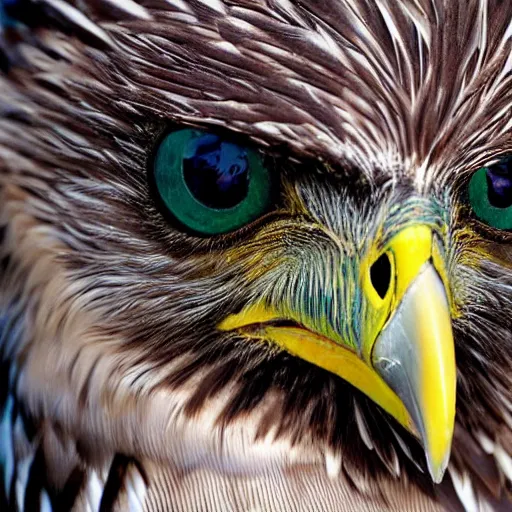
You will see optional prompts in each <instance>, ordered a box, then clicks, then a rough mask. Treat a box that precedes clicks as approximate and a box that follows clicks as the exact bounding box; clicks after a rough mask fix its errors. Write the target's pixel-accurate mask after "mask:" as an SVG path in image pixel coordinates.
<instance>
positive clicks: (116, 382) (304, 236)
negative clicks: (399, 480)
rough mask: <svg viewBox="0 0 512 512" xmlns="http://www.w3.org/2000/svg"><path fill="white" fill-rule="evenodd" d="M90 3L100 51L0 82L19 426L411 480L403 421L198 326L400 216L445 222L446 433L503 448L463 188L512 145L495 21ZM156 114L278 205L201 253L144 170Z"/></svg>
mask: <svg viewBox="0 0 512 512" xmlns="http://www.w3.org/2000/svg"><path fill="white" fill-rule="evenodd" d="M142 4H143V5H145V4H144V3H142ZM105 6H106V4H104V5H103V7H104V8H105V9H107V10H108V8H107V7H105ZM70 8H71V7H70ZM117 8H118V7H117ZM87 9H88V11H86V12H85V14H87V15H88V16H90V18H91V19H92V20H93V21H94V20H96V21H94V23H93V22H89V23H90V24H89V23H86V22H85V21H84V22H83V24H82V29H83V31H86V32H87V33H93V34H95V38H94V39H95V41H96V43H98V41H99V40H101V41H103V43H105V42H108V49H105V48H104V47H101V49H99V48H97V46H98V44H99V43H98V44H94V45H90V44H89V43H90V41H88V38H87V37H85V39H84V37H82V40H79V39H77V38H70V37H68V36H64V35H63V34H61V33H59V32H58V31H57V30H53V29H52V30H48V31H44V32H42V33H41V34H40V35H38V37H40V38H41V41H42V42H43V43H44V48H46V49H47V51H43V50H42V49H41V47H40V48H35V47H30V46H28V45H23V46H21V47H20V49H19V50H20V52H22V54H23V58H24V60H25V61H26V62H27V64H28V67H27V68H26V69H24V68H13V69H11V71H10V72H9V75H7V76H6V77H3V78H2V79H0V91H1V93H2V97H3V98H4V101H3V103H2V104H1V105H0V112H1V113H2V115H1V117H0V186H1V187H2V188H1V192H0V193H1V202H0V205H1V206H0V219H1V224H2V226H3V228H4V229H5V233H4V238H3V242H2V244H1V246H0V251H1V252H0V257H1V258H2V261H5V262H6V263H5V269H4V270H3V272H2V273H1V278H0V279H1V281H0V283H1V290H2V292H1V294H0V311H2V312H7V314H8V315H9V318H10V320H9V321H10V322H11V324H12V325H14V324H15V323H16V322H18V321H19V320H18V319H19V318H23V319H24V322H23V324H24V329H23V332H20V333H19V336H18V335H17V336H16V343H5V342H2V352H1V353H2V357H3V358H4V359H9V361H10V362H11V364H12V368H14V370H12V372H13V374H15V377H13V381H14V382H15V384H13V385H12V386H11V387H13V388H15V389H16V391H17V393H18V394H19V396H20V398H22V399H23V400H24V401H25V402H26V405H27V409H28V411H29V413H30V415H32V416H33V417H34V418H39V417H41V416H44V417H48V418H51V419H52V420H53V421H55V422H56V423H57V424H59V425H60V426H61V427H62V428H63V429H64V430H67V431H73V432H75V433H76V435H77V437H78V438H80V439H81V440H86V439H87V440H89V442H91V443H92V440H94V442H96V443H99V444H100V445H101V446H102V447H103V448H104V451H105V453H106V454H107V455H106V457H107V458H108V457H110V455H111V454H112V453H114V452H115V451H123V453H127V454H128V455H135V454H140V455H143V456H145V457H149V458H152V459H154V458H158V459H159V460H163V461H167V462H168V461H172V463H173V464H177V465H178V466H180V465H183V466H186V465H187V464H192V465H193V464H196V463H198V461H199V460H203V459H206V460H207V461H208V464H209V465H211V466H212V467H215V465H216V464H220V465H221V466H222V467H223V468H224V469H230V470H233V468H235V469H237V470H240V471H246V470H248V468H250V469H251V470H255V468H256V470H266V469H268V467H273V466H274V465H279V464H288V465H293V464H294V463H295V462H296V461H297V460H300V461H302V462H303V461H307V462H311V461H318V460H320V459H321V458H322V457H323V456H325V455H326V454H328V456H329V457H330V456H331V454H334V456H335V457H338V456H341V455H339V454H343V463H342V464H341V467H342V468H343V471H344V472H345V474H347V475H349V478H350V475H352V477H353V478H354V480H357V478H355V477H354V476H353V475H354V474H357V473H358V472H360V473H362V474H364V478H363V479H362V480H363V481H367V480H368V479H369V476H370V475H378V476H379V478H380V475H387V474H388V473H389V471H390V468H396V465H397V464H398V465H399V467H400V468H405V469H406V471H407V472H408V473H409V474H410V478H411V480H414V481H418V482H420V474H419V472H418V470H417V469H416V467H415V464H419V465H420V466H421V465H422V464H423V462H422V458H421V455H420V454H419V453H420V451H419V449H418V446H417V445H416V444H415V443H414V441H413V440H412V438H410V436H408V435H407V434H406V433H403V432H400V434H399V435H400V436H402V437H404V438H405V439H406V441H405V445H406V449H405V450H404V449H403V448H401V443H400V442H395V441H394V440H393V441H390V440H389V439H391V438H392V437H391V436H392V429H393V428H395V426H394V425H393V424H392V423H390V420H389V418H388V417H387V416H386V415H385V413H383V412H381V411H380V410H378V409H376V407H375V406H374V405H373V404H372V403H371V402H370V401H369V400H368V399H367V398H365V397H364V396H363V395H362V394H361V393H358V392H357V391H355V390H354V389H353V388H352V387H351V386H349V385H348V384H347V383H345V382H343V381H341V380H340V379H339V378H337V377H334V376H332V375H330V374H328V373H327V372H325V371H323V370H320V369H317V368H314V367H312V366H311V365H309V364H308V363H305V362H304V361H300V360H296V359H294V358H292V357H291V356H289V355H287V354H284V353H282V352H279V351H278V350H277V349H276V348H275V347H271V346H268V345H266V344H264V343H263V344H262V343H260V344H256V345H251V344H248V340H246V339H241V338H239V337H237V336H233V335H226V334H220V333H219V332H218V331H217V330H216V327H215V326H216V324H217V323H218V321H220V319H221V318H222V316H223V315H225V313H226V312H228V311H234V310H237V309H239V308H241V307H242V306H243V305H245V304H246V303H247V302H248V301H250V300H252V298H254V297H256V296H259V297H266V298H268V299H269V301H272V300H274V301H276V298H275V297H277V296H281V295H283V294H286V293H288V294H289V293H290V290H291V289H296V288H297V287H299V288H300V282H299V274H298V273H297V272H298V270H297V269H299V271H300V272H306V271H311V269H312V268H314V265H315V263H314V262H315V261H317V260H318V254H325V253H326V249H325V247H326V246H329V251H331V253H332V257H331V260H332V262H337V263H339V262H340V254H343V251H344V250H345V248H350V251H352V253H354V251H355V252H356V253H358V251H359V253H358V254H363V253H364V250H365V247H366V246H365V243H366V240H367V238H368V235H369V234H370V233H374V232H377V231H378V230H379V229H382V227H383V225H385V224H386V223H389V225H391V224H392V223H391V221H390V219H392V218H393V211H395V213H394V214H395V220H396V218H400V222H407V221H408V219H410V218H411V217H410V216H408V214H407V212H406V211H404V210H403V208H406V207H407V206H408V205H410V206H409V208H410V210H414V214H418V209H419V210H421V211H422V212H423V213H422V215H424V216H426V217H429V218H431V219H432V220H431V223H432V224H434V225H440V226H442V229H441V231H440V235H439V236H440V238H441V241H442V244H441V246H442V248H443V251H444V252H445V257H446V261H447V262H448V263H447V269H448V270H447V272H448V273H449V275H450V278H451V282H452V283H453V286H452V289H451V290H450V292H451V294H452V296H453V305H452V306H453V309H454V311H455V312H456V313H457V314H456V315H455V316H456V319H455V321H454V330H455V333H456V350H457V361H458V367H459V377H458V379H459V380H458V382H459V391H458V393H459V398H458V422H459V425H460V427H461V428H463V429H466V430H467V431H469V432H470V433H471V434H472V435H473V434H474V435H476V434H477V433H479V432H484V433H485V435H486V436H490V438H491V439H492V440H493V442H496V443H498V444H497V446H498V445H499V446H501V444H499V442H500V441H499V439H498V438H499V436H501V435H502V434H501V432H502V429H503V428H505V429H506V428H507V427H504V425H508V427H510V425H511V424H512V420H511V415H512V411H511V407H510V403H511V401H512V399H511V397H510V389H511V382H510V375H511V373H510V370H511V369H512V368H511V362H510V354H511V353H512V334H511V330H510V325H509V323H510V321H509V319H510V318H511V316H512V281H511V278H510V268H511V266H512V258H511V256H510V254H511V250H510V247H511V243H512V239H511V237H510V235H509V234H503V235H502V236H501V237H500V238H499V239H498V238H497V237H496V236H495V235H494V234H492V233H489V232H486V231H483V229H482V228H481V227H479V225H478V224H477V223H476V221H475V220H474V219H473V218H472V217H471V216H470V215H469V214H468V212H467V207H465V206H464V194H463V192H461V190H463V189H464V185H465V183H466V182H467V177H468V176H469V174H470V173H471V172H472V171H474V170H475V169H476V168H478V167H479V166H480V165H482V164H483V163H487V162H488V161H491V160H492V159H494V158H497V157H498V156H500V155H502V154H505V153H507V152H510V151H511V150H512V140H511V138H510V102H511V96H510V94H511V92H510V91H511V90H512V89H511V88H510V87H509V85H510V73H509V67H510V63H511V46H510V45H511V37H512V31H511V30H512V29H511V25H510V19H511V16H512V11H511V8H510V7H509V6H508V5H507V4H506V3H505V2H502V3H497V2H477V1H471V2H459V3H457V2H456V3H451V4H450V6H443V5H442V4H441V3H440V2H406V3H402V4H400V5H397V4H395V3H393V2H376V3H375V5H370V4H369V3H367V2H362V1H360V2H343V1H340V2H328V3H322V2H321V3H318V2H302V3H301V4H300V5H299V4H290V3H288V2H281V1H278V2H271V3H267V4H265V5H260V4H256V3H253V2H240V3H237V4H233V3H230V4H227V3H226V4H225V3H221V2H215V3H212V2H186V3H185V2H166V3H158V5H156V4H155V6H151V8H150V6H149V4H148V7H147V9H144V8H143V7H141V6H139V5H138V4H135V3H132V2H130V3H129V4H127V7H126V9H125V10H126V11H130V13H129V14H130V19H129V20H127V21H123V22H118V23H111V22H110V23H107V22H105V21H101V19H102V15H101V12H100V11H95V10H94V9H95V7H94V6H93V5H92V3H91V5H89V4H88V3H87ZM133 15H135V16H133ZM64 17H66V15H65V14H64ZM74 19H75V20H76V19H77V18H74ZM465 20H466V21H465ZM490 20H492V23H491V21H490ZM491 25H492V26H491ZM100 46H101V45H100ZM170 122H173V123H185V124H187V125H188V124H190V125H200V126H207V127H219V128H228V129H230V130H232V131H235V132H238V133H239V134H241V135H243V136H245V137H247V138H248V139H249V140H251V141H253V142H254V143H260V144H261V145H262V147H263V148H268V151H269V153H270V154H271V155H272V158H275V162H276V163H275V166H276V172H277V171H282V173H281V181H282V196H283V197H282V198H281V199H280V203H279V208H278V210H277V213H274V214H273V215H274V216H273V217H272V216H269V217H268V218H265V219H263V220H262V221H261V222H257V223H255V224H254V225H252V226H250V227H249V228H247V229H245V230H243V231H242V232H241V233H239V234H237V235H236V236H226V237H218V238H214V239H211V240H205V239H198V238H195V237H192V236H189V235H187V234H185V233H182V232H180V231H179V230H178V229H177V228H176V227H175V226H173V225H172V224H169V223H168V222H167V221H166V220H165V219H164V218H163V217H162V216H161V214H160V212H159V211H158V210H157V208H156V207H155V205H154V203H153V200H152V198H151V191H150V188H149V186H148V181H147V168H148V166H149V165H150V163H151V156H152V152H153V150H154V146H155V144H156V141H157V140H158V137H159V136H160V134H161V133H162V131H164V130H165V129H166V125H167V124H168V123H170ZM291 160H294V162H295V163H291ZM312 161H313V162H315V163H314V165H312V164H311V162H312ZM354 170H356V172H357V173H360V174H362V175H363V177H362V178H361V179H360V180H359V181H358V180H351V178H350V177H351V175H352V174H353V172H354ZM363 182H364V183H363ZM326 197H327V198H328V200H327V201H326V200H325V198H326ZM393 208H394V209H395V210H393ZM394 224H395V227H396V223H394ZM399 224H400V223H399ZM386 233H387V231H386V229H384V234H385V235H386ZM387 235H388V236H389V233H387ZM333 240H337V241H338V242H337V243H336V244H334V243H333ZM340 245H341V248H340ZM312 248H313V249H315V250H316V251H317V252H316V253H315V250H312ZM329 251H327V252H329ZM255 254H257V257H255V256H254V255H255ZM305 255H309V257H306V256H305ZM276 261H287V265H288V267H286V270H287V271H288V273H286V272H283V268H284V267H282V266H281V267H278V266H277V265H276ZM333 264H334V263H333ZM317 274H318V275H317V276H316V280H317V281H318V283H320V282H321V281H322V280H326V281H329V279H328V276H326V275H325V274H323V273H322V271H319V272H318V273H317ZM331 281H332V280H331ZM329 282H330V281H329ZM318 283H317V284H318ZM318 287H320V285H318ZM341 302H343V301H342V299H341V298H340V303H341ZM13 308H14V309H15V310H16V311H17V313H16V314H15V315H13V313H12V309H13ZM334 323H336V322H334ZM12 332H13V329H10V333H11V335H12ZM11 339H13V338H11ZM276 404H278V405H276ZM347 417H351V418H359V420H358V421H354V422H352V423H350V424H348V425H347V422H346V418H347ZM141 425H143V426H142V428H141V427H140V426H141ZM362 425H363V426H362ZM187 432H188V433H187ZM211 432H214V433H215V435H213V436H212V434H211ZM496 432H500V434H496ZM388 434H389V436H388ZM217 436H218V437H217ZM369 436H370V437H371V439H372V440H373V447H374V450H372V451H371V450H370V449H367V447H368V443H365V442H364V441H365V439H366V440H367V439H368V437H369ZM171 437H173V438H174V439H177V440H175V441H174V442H173V443H170V438H171ZM275 438H277V440H275ZM198 439H199V440H200V441H201V442H200V443H198ZM219 439H221V440H222V441H223V443H224V444H223V443H221V442H220V441H219ZM254 439H256V441H255V440H254ZM347 439H350V440H352V445H348V443H347V442H346V440H347ZM393 439H394V438H393ZM194 444H199V445H200V446H199V447H197V446H196V447H195V450H196V451H194ZM220 445H222V446H227V448H226V449H225V451H224V452H223V453H222V456H218V453H217V452H218V451H219V446H220ZM463 450H464V445H462V444H461V445H460V446H459V445H458V444H457V442H456V443H455V444H454V450H453V454H454V455H453V457H454V459H453V460H454V468H457V469H461V468H462V469H461V470H465V468H466V466H467V465H468V461H467V460H466V459H465V457H464V452H463ZM87 451H88V452H89V453H92V452H93V451H94V450H92V448H91V449H89V450H87ZM407 451H409V453H411V452H412V454H413V455H412V459H414V461H415V462H411V461H410V460H409V458H408V457H407V456H404V452H407ZM263 453H264V454H265V457H263ZM496 453H501V452H499V450H498V451H497V452H496ZM191 454H192V455H191ZM397 454H398V455H397ZM505 455H506V454H505ZM397 457H398V459H399V462H398V463H397V462H396V460H397ZM500 457H501V455H498V456H497V457H496V460H497V461H498V467H502V468H505V469H506V467H507V466H506V464H507V462H505V463H502V464H501V466H500V460H503V457H502V459H500ZM219 460H220V461H221V462H219ZM255 460H257V461H260V462H261V464H259V463H258V464H255V463H254V461H255ZM504 460H505V461H506V459H504ZM249 461H250V462H249ZM240 468H241V469H240ZM505 469H501V470H500V471H501V473H500V475H503V474H504V472H505ZM393 471H396V470H393ZM500 478H502V476H500ZM427 487H428V486H427Z"/></svg>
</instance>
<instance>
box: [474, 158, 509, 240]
mask: <svg viewBox="0 0 512 512" xmlns="http://www.w3.org/2000/svg"><path fill="white" fill-rule="evenodd" d="M469 202H470V203H471V207H472V208H473V211H474V212H475V215H476V216H477V217H478V218H479V219H480V220H481V221H482V222H485V223H486V224H488V225H489V226H492V227H493V228H497V229H504V230H512V157H506V158H504V159H502V160H500V161H499V162H498V163H497V164H495V165H492V166H490V167H482V168H481V169H479V170H478V171H476V173H475V174H474V175H473V177H472V178H471V181H470V182H469Z"/></svg>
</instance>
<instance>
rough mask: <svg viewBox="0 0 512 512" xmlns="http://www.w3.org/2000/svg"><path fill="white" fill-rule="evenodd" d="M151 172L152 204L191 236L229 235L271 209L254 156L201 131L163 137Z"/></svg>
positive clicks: (267, 185)
mask: <svg viewBox="0 0 512 512" xmlns="http://www.w3.org/2000/svg"><path fill="white" fill-rule="evenodd" d="M151 171H152V173H151V174H152V181H153V184H154V187H153V188H154V189H155V194H156V196H157V200H158V203H159V204H160V205H162V207H163V208H164V209H165V210H166V213H169V214H171V216H172V218H174V219H175V220H176V221H177V222H178V224H179V225H180V226H181V227H183V229H184V230H186V231H189V232H191V233H193V234H195V235H199V236H213V235H219V234H225V233H229V232H232V231H235V230H237V229H239V228H241V227H243V226H245V225H247V224H249V223H250V222H252V221H254V220H256V219H257V218H259V217H260V216H262V215H263V214H264V213H266V212H267V211H268V209H269V207H270V205H271V196H272V180H271V177H270V173H269V170H268V169H267V167H266V166H265V165H264V162H263V157H262V156H261V155H260V153H259V152H258V151H257V150H255V149H253V148H251V147H248V146H244V145H241V144H239V143H237V142H233V140H232V139H230V138H228V137H222V136H220V135H216V134H213V133H210V132H207V131H203V130H199V129H188V128H187V129H178V130H175V131H172V132H170V133H168V134H167V135H165V136H164V138H163V139H162V140H161V142H160V144H159V146H158V148H157V150H156V152H155V156H154V160H153V163H152V169H151ZM242 173H245V176H242ZM244 179H245V181H246V186H245V187H244ZM210 189H211V190H210Z"/></svg>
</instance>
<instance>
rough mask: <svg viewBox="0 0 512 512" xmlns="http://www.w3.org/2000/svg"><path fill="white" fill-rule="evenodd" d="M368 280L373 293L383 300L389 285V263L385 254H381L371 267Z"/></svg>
mask: <svg viewBox="0 0 512 512" xmlns="http://www.w3.org/2000/svg"><path fill="white" fill-rule="evenodd" d="M370 279H371V281H372V285H373V287H374V288H375V291H376V292H377V293H378V294H379V297H380V298H381V299H383V298H384V297H385V296H386V293H387V291H388V289H389V285H390V284H391V262H390V261H389V256H388V255H387V253H384V254H382V255H381V256H380V257H379V259H378V260H377V261H376V262H375V263H374V264H373V265H372V266H371V268H370Z"/></svg>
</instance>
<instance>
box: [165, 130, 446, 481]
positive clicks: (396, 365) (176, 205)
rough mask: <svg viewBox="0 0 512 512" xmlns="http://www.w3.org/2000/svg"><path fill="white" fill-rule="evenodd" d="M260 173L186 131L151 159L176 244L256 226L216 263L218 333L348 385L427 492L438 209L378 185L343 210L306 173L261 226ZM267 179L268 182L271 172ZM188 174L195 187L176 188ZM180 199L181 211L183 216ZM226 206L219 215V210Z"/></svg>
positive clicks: (341, 201)
mask: <svg viewBox="0 0 512 512" xmlns="http://www.w3.org/2000/svg"><path fill="white" fill-rule="evenodd" d="M182 140H184V141H185V143H184V146H183V147H184V149H183V150H182V149H181V148H182ZM213 143H214V144H213ZM246 154H248V155H249V157H248V158H245V160H244V164H243V165H240V162H241V161H242V160H243V158H242V156H245V155H246ZM264 167H265V162H264V161H263V160H261V159H258V156H257V154H256V153H254V152H251V151H250V150H249V151H248V150H246V149H244V148H243V147H240V146H237V145H235V144H230V143H228V142H225V143H224V144H222V143H220V142H219V138H218V137H216V136H212V135H205V134H202V133H201V132H193V131H191V130H180V131H177V132H174V133H172V134H171V135H169V136H167V137H166V138H165V139H164V141H163V142H162V143H161V145H160V147H159V149H158V154H157V157H156V160H155V183H156V191H157V193H160V195H161V197H162V199H163V203H164V204H165V205H166V207H167V208H168V210H169V211H170V212H172V213H173V214H174V216H175V217H176V218H180V219H182V229H183V230H185V231H186V230H187V228H188V227H194V228H195V229H196V230H198V231H199V233H202V234H203V235H204V234H205V233H207V234H208V235H211V234H212V233H211V231H214V232H215V230H216V231H220V232H222V231H224V229H225V226H228V229H229V228H231V230H232V229H233V228H232V226H233V225H237V224H240V223H241V222H243V221H244V215H245V212H244V210H240V208H245V211H250V212H254V213H256V214H257V213H258V212H260V214H261V213H262V212H263V217H262V220H261V221H260V222H262V224H261V227H260V228H259V229H256V230H255V232H254V233H252V234H251V235H249V236H247V237H246V238H245V240H244V242H243V243H242V244H235V245H234V246H233V247H230V248H229V249H226V250H225V251H224V252H223V255H222V257H221V260H224V261H225V262H227V263H228V264H229V266H230V267H231V266H232V267H235V268H236V269H237V271H236V278H235V279H236V281H237V283H238V284H237V286H236V289H237V292H236V295H237V296H238V297H239V303H238V304H237V310H236V311H231V312H230V314H229V315H227V316H226V317H225V318H222V319H221V321H220V323H218V324H217V326H216V327H217V329H218V330H219V331H221V332H226V333H229V332H235V333H237V334H238V335H239V336H241V337H242V338H243V339H244V340H245V342H246V343H247V344H254V343H257V344H260V345H261V344H267V345H273V346H277V347H279V348H281V349H283V350H285V351H287V352H289V353H291V354H292V355H294V356H296V357H300V358H301V359H303V360H306V361H308V362H309V363H311V364H314V365H317V366H319V367H321V368H324V369H326V370H328V371H329V372H332V373H333V374H335V375H338V376H340V377H341V378H342V379H345V380H346V381H348V382H350V383H351V384H352V385H354V386H355V387H357V388H358V389H359V390H361V391H363V392H364V393H365V394H366V395H367V396H369V397H370V398H372V399H373V400H374V401H375V402H377V403H378V404H379V405H380V406H382V407H383V408H384V410H386V411H387V412H389V413H390V414H391V415H392V416H394V417H395V418H396V419H397V420H398V421H399V422H400V423H401V424H402V425H403V426H405V427H406V428H407V429H408V430H409V431H411V432H413V433H414V434H416V435H418V436H420V437H421V439H422V441H423V443H424V445H425V447H426V450H427V454H428V462H429V467H430V470H431V472H432V475H433V476H434V478H435V479H436V480H440V478H441V477H442V474H443V472H444V469H445V468H446V465H447V462H448V457H449V452H450V446H451V438H452V434H453V427H454V417H455V384H456V375H455V358H454V344H453V336H452V329H451V321H450V318H451V312H450V309H453V310H454V309H455V306H453V307H451V306H450V304H449V300H448V293H449V290H450V287H449V277H448V275H447V270H446V261H445V254H446V253H447V247H446V244H445V237H446V232H447V230H448V227H447V220H446V218H445V217H446V213H445V214H444V217H443V212H445V211H446V210H445V209H444V208H443V206H445V207H446V205H443V206H442V205H441V204H440V202H439V201H438V199H437V198H436V197H435V196H433V195H431V194H425V193H424V194H422V195H421V194H419V193H418V191H416V190H415V189H414V187H413V186H412V185H411V186H409V187H406V186H403V187H401V189H400V190H396V187H394V185H393V183H392V182H390V181H388V182H387V183H386V182H384V183H382V184H381V186H380V187H379V188H378V190H379V192H376V191H375V187H374V190H372V189H371V188H370V187H368V185H367V190H366V194H365V195H363V194H361V193H360V192H357V193H356V195H355V196H354V194H352V196H351V193H350V186H349V185H348V184H347V182H346V180H344V179H343V176H341V177H340V176H339V175H338V176H336V178H334V179H333V178H332V177H324V178H323V180H322V181H321V182H320V184H319V183H318V180H317V179H316V177H314V174H313V178H312V175H311V172H309V173H305V175H302V176H301V175H300V172H299V171H298V170H297V169H294V170H291V169H290V170H289V171H288V173H283V174H284V176H282V177H281V178H280V182H281V183H280V185H281V189H282V190H281V194H280V198H279V202H280V204H278V205H276V206H275V207H274V208H273V209H272V210H271V211H272V213H273V215H274V217H275V218H273V219H267V217H268V215H267V216H265V213H266V210H268V209H269V207H268V198H269V197H270V196H271V195H272V194H271V192H272V191H271V188H272V180H271V179H270V174H269V173H268V170H267V171H265V169H264ZM273 168H274V173H276V172H279V170H280V168H279V162H277V163H276V162H274V165H273ZM229 169H233V171H232V172H229ZM281 170H282V169H281ZM212 173H213V175H214V178H213V179H211V178H210V175H211V174H212ZM241 173H245V174H247V176H246V182H247V183H246V184H245V189H244V190H243V191H241V190H240V188H239V181H240V176H241ZM190 174H193V175H194V178H195V181H191V180H188V181H187V179H186V177H187V176H188V175H190ZM176 180H177V181H178V182H180V183H181V185H182V186H181V185H180V184H177V183H176ZM202 180H205V181H206V180H208V181H207V183H208V184H209V187H208V189H206V190H205V191H201V188H200V183H201V181H202ZM274 186H276V180H275V179H274ZM362 186H364V185H362ZM183 189H185V194H184V192H183ZM187 192H188V193H189V194H191V197H190V201H191V203H192V204H193V207H190V206H189V204H185V205H184V204H183V197H184V196H187ZM225 192H227V193H228V194H229V195H228V197H229V198H230V201H229V203H228V204H227V207H224V208H222V206H223V205H220V206H221V207H219V204H220V203H219V202H218V201H219V198H221V197H223V195H222V194H225ZM260 192H261V193H260ZM205 194H206V196H205ZM187 201H188V198H187ZM225 202H226V201H225V200H224V203H225ZM208 204H210V205H215V206H211V207H210V206H207V205H208ZM198 208H201V209H202V210H203V211H202V212H201V215H200V216H197V209H198ZM237 209H238V210H237ZM208 210H210V211H208ZM212 217H213V218H212ZM252 217H253V215H249V217H248V220H249V224H251V222H250V221H251V220H253V219H252ZM233 222H235V223H236V224H233ZM246 223H247V220H246ZM237 227H238V226H237ZM268 241H271V243H268ZM225 271H227V269H226V270H225Z"/></svg>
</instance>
